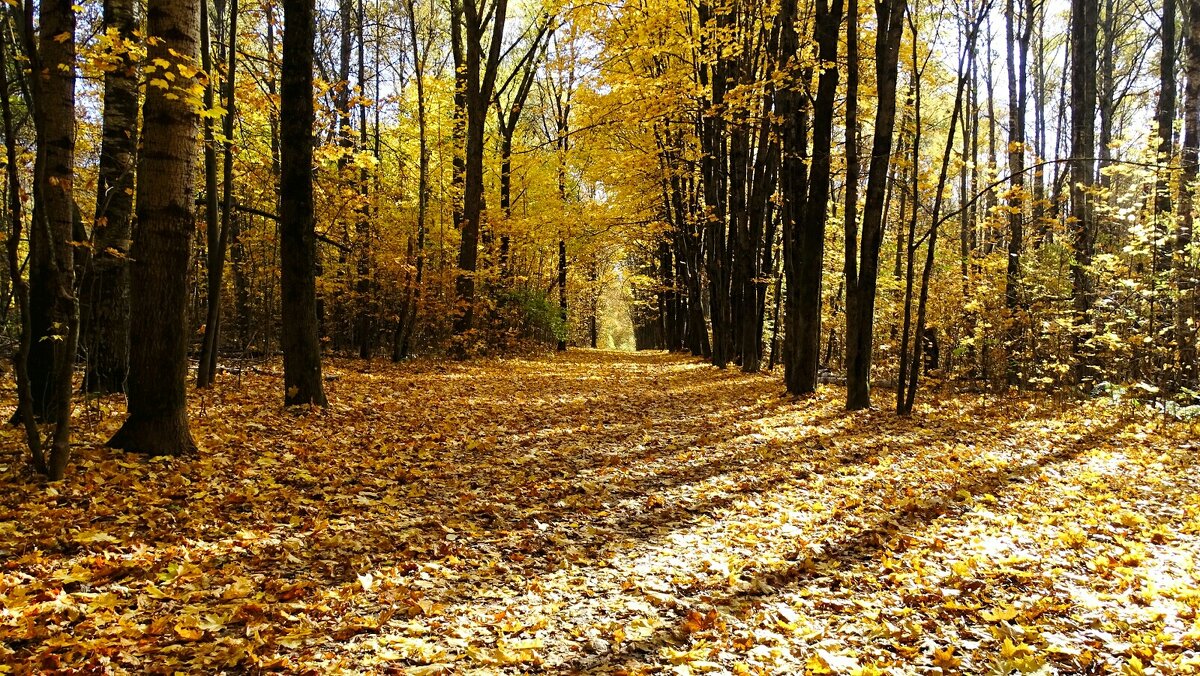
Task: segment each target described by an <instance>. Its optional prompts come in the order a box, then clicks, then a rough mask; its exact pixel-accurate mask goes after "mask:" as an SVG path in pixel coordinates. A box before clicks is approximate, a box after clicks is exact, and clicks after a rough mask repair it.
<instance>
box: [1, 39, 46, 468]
mask: <svg viewBox="0 0 1200 676" xmlns="http://www.w3.org/2000/svg"><path fill="white" fill-rule="evenodd" d="M5 20H6V21H7V20H8V19H7V17H6V18H5ZM8 34H9V32H8V30H7V29H4V30H0V92H3V93H7V92H8V91H9V88H8V63H9V61H8V44H7V42H8V40H7V37H8ZM0 111H2V113H3V122H4V159H5V165H4V170H5V177H6V178H7V180H8V186H7V187H8V190H7V193H8V204H7V207H8V216H9V219H10V222H11V225H10V226H9V227H10V230H9V233H8V242H7V247H6V249H7V254H8V256H7V260H8V274H9V279H11V280H12V292H13V296H14V297H15V298H16V301H17V310H18V312H19V314H20V317H19V319H20V328H21V332H20V336H19V338H18V341H17V346H16V350H14V351H13V372H14V375H15V378H14V380H15V385H16V390H17V410H16V411H15V412H14V413H13V421H12V422H13V423H14V424H20V425H21V426H22V427H23V428H24V430H25V442H26V444H27V445H28V446H29V454H30V458H31V460H32V461H33V468H34V469H35V470H36V471H38V472H41V473H43V474H45V473H46V472H47V470H48V468H47V466H46V452H45V448H44V447H43V442H42V433H41V430H39V429H38V424H37V417H36V416H35V415H34V411H33V399H32V397H31V395H30V392H29V348H30V346H31V345H32V344H33V330H32V328H33V327H32V324H31V322H30V316H29V284H28V283H27V282H26V281H25V278H24V276H23V275H22V274H21V258H20V248H21V226H22V225H23V224H24V222H25V216H24V208H23V207H22V201H21V176H20V173H19V172H20V165H19V164H18V155H17V138H16V125H15V124H14V122H13V114H12V106H11V102H10V101H9V97H8V96H0Z"/></svg>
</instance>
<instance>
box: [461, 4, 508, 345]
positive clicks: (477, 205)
mask: <svg viewBox="0 0 1200 676" xmlns="http://www.w3.org/2000/svg"><path fill="white" fill-rule="evenodd" d="M482 4H483V3H482V1H481V0H463V2H462V6H463V17H462V20H463V33H464V35H463V37H464V38H465V39H466V45H465V50H464V57H465V63H464V65H465V67H466V81H465V83H464V84H465V85H466V87H465V97H466V152H465V153H464V165H463V199H462V205H463V213H462V243H461V245H460V247H459V253H458V276H457V279H456V281H455V290H456V293H457V296H458V303H459V305H460V314H459V315H458V317H456V319H455V326H454V329H455V333H457V334H460V335H461V334H463V333H465V332H467V331H469V330H470V329H471V327H472V326H473V324H474V310H475V272H476V269H477V267H478V260H479V226H480V218H481V217H482V216H483V151H484V135H485V132H486V129H487V114H488V104H489V103H490V102H491V100H492V93H493V92H494V91H495V84H496V71H497V69H498V67H499V64H500V57H501V54H502V52H501V46H502V43H503V36H504V24H505V19H506V17H507V12H508V0H496V3H495V5H494V6H491V7H489V8H488V9H490V10H491V11H490V12H486V11H484V9H485V8H484V7H482ZM489 20H490V21H491V23H492V26H491V29H492V30H491V36H490V38H489V39H488V40H487V42H486V43H485V42H484V40H483V38H484V34H485V33H486V32H487V31H486V28H487V26H486V24H487V22H488V21H489ZM485 46H486V47H487V53H486V55H485V54H484V52H483V50H484V47H485Z"/></svg>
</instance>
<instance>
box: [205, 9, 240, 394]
mask: <svg viewBox="0 0 1200 676" xmlns="http://www.w3.org/2000/svg"><path fill="white" fill-rule="evenodd" d="M205 1H206V0H201V2H205ZM237 30H238V0H230V3H229V33H228V35H227V36H226V38H225V43H226V46H225V49H226V64H227V66H226V71H225V123H224V127H223V128H222V130H221V133H222V135H223V136H224V137H225V141H224V144H225V156H224V158H223V164H222V167H221V171H222V175H221V179H222V180H221V227H220V229H219V231H218V233H217V238H216V241H215V242H213V241H210V242H209V252H208V317H207V320H206V321H205V323H204V344H203V346H202V347H201V351H200V364H199V366H197V374H196V386H197V387H207V386H209V385H211V384H212V383H213V380H214V379H215V378H216V375H217V351H218V349H219V348H220V345H221V288H222V286H223V279H224V274H225V252H226V249H227V248H228V247H229V231H230V228H231V227H232V226H231V225H230V223H231V220H232V218H233V209H234V206H235V205H234V199H235V198H234V195H233V123H234V120H235V119H236V117H237V95H236V91H237V90H236V89H235V86H236V75H237Z"/></svg>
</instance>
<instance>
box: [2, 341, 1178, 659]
mask: <svg viewBox="0 0 1200 676" xmlns="http://www.w3.org/2000/svg"><path fill="white" fill-rule="evenodd" d="M277 369H278V365H271V364H267V365H260V366H258V367H256V368H253V369H247V370H245V371H244V372H242V373H240V374H226V375H223V376H222V379H221V380H220V383H219V385H218V387H217V388H216V389H215V390H213V391H211V392H208V393H204V394H197V395H194V397H193V400H192V403H191V413H192V420H193V431H194V433H195V436H196V438H197V441H198V442H199V444H200V446H201V447H202V453H201V455H200V456H199V457H198V458H191V459H183V460H146V459H144V458H142V457H140V456H127V455H124V454H121V453H118V452H113V451H109V450H106V449H103V448H102V447H100V443H101V442H102V441H103V440H104V439H105V438H106V437H107V436H108V435H109V434H111V433H112V432H113V431H114V430H115V429H116V428H117V426H118V425H119V423H120V420H121V402H120V401H119V400H117V399H106V400H100V401H95V400H92V401H89V402H87V403H81V407H80V411H79V418H80V426H81V433H80V435H79V436H80V443H79V445H78V446H77V447H76V449H75V453H76V455H75V457H76V460H75V463H74V467H73V468H72V469H71V471H70V472H69V477H68V479H67V480H66V481H64V482H62V483H61V484H57V485H47V484H44V483H42V482H41V481H39V480H37V479H35V478H33V477H32V476H31V475H30V473H29V472H28V470H27V469H26V467H25V461H24V455H23V454H22V452H21V451H20V449H21V448H22V443H21V439H20V435H19V433H18V431H17V430H15V429H13V428H10V427H5V428H3V430H0V444H2V446H0V448H2V449H3V450H2V454H0V605H2V609H0V665H7V670H10V671H13V672H17V673H34V672H37V673H45V672H53V671H55V670H70V669H81V670H83V671H86V672H104V671H111V672H133V673H169V672H174V671H185V672H198V673H214V672H220V671H228V672H239V673H240V672H244V671H270V670H279V671H284V672H289V673H296V672H308V673H336V672H344V673H379V672H393V673H414V674H432V673H498V672H499V673H526V672H539V671H544V672H554V673H570V672H581V673H622V672H626V673H641V672H646V673H653V672H664V671H665V672H670V673H678V674H688V673H714V674H722V673H734V674H747V673H766V674H793V673H803V672H805V671H807V672H809V673H845V674H879V673H893V674H908V673H938V672H939V670H940V671H941V672H944V673H957V672H964V673H1008V672H1011V671H1013V670H1017V671H1023V672H1027V673H1034V672H1039V671H1040V673H1105V672H1115V673H1127V674H1139V673H1163V674H1172V673H1196V672H1198V671H1200V622H1198V620H1197V609H1198V608H1200V581H1198V580H1197V577H1198V574H1197V562H1198V560H1200V556H1198V554H1200V490H1198V489H1197V488H1196V482H1197V473H1196V457H1197V449H1196V448H1195V447H1193V446H1192V445H1191V444H1190V442H1187V441H1185V440H1186V439H1188V438H1189V437H1190V436H1191V435H1190V430H1188V429H1184V428H1182V427H1179V426H1177V425H1167V424H1166V423H1164V422H1163V421H1162V420H1158V419H1146V418H1131V417H1128V416H1127V411H1123V410H1121V409H1116V408H1111V407H1101V406H1096V407H1087V408H1075V407H1072V406H1066V407H1064V406H1063V405H1061V404H1058V405H1055V404H1052V403H1050V402H1046V403H1044V404H1042V403H1038V402H1036V401H1032V400H1024V399H1010V398H997V397H994V396H987V397H981V396H978V395H969V396H961V397H951V396H943V397H933V396H932V395H929V396H926V397H925V402H926V403H925V404H924V405H919V406H918V411H917V412H916V414H915V415H914V416H913V417H912V418H911V419H899V418H897V417H896V416H895V415H894V414H892V413H891V412H890V411H874V412H865V413H856V414H847V413H845V412H843V411H842V409H841V392H840V391H839V390H837V389H835V388H830V389H826V390H823V391H822V392H821V394H820V395H819V396H817V397H815V398H810V399H804V400H792V399H790V398H786V397H784V396H782V386H781V383H780V378H779V375H778V374H775V375H774V376H772V375H762V376H746V375H743V374H741V373H739V372H737V371H736V370H729V371H718V370H715V369H713V368H711V367H709V366H707V365H705V364H703V363H700V362H697V361H692V360H688V359H684V358H680V357H675V356H668V355H664V354H658V353H656V354H633V353H617V352H593V351H572V352H570V353H568V354H567V355H565V356H549V357H545V358H539V359H513V360H493V361H484V362H475V363H447V364H438V363H431V362H417V363H414V364H404V365H400V366H393V365H391V364H390V363H386V362H373V363H371V364H370V365H369V366H367V365H365V364H364V363H362V362H355V361H344V362H336V363H334V364H332V365H331V366H330V367H329V368H328V369H327V373H328V375H329V376H330V380H329V381H328V383H327V386H328V391H329V395H330V400H331V401H332V402H333V405H332V407H331V408H330V410H328V411H326V412H313V411H307V412H292V411H284V410H283V409H282V407H281V405H280V400H281V394H280V391H279V390H280V388H281V385H280V383H279V376H278V374H277V372H276V371H277ZM6 387H8V388H10V389H7V390H5V391H4V393H3V394H4V397H5V399H4V401H5V402H7V403H8V404H9V406H11V399H12V392H11V385H10V384H8V383H7V382H6ZM877 397H878V398H879V399H880V400H881V402H882V403H884V405H885V407H886V406H888V405H890V399H889V393H881V394H879V395H877ZM1153 670H1157V672H1155V671H1153ZM3 671H5V668H4V666H0V672H3Z"/></svg>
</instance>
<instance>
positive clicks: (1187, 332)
mask: <svg viewBox="0 0 1200 676" xmlns="http://www.w3.org/2000/svg"><path fill="white" fill-rule="evenodd" d="M1185 11H1186V12H1187V33H1186V34H1185V37H1184V54H1185V66H1184V70H1185V72H1186V75H1187V84H1186V85H1185V86H1184V92H1183V144H1182V162H1181V164H1182V169H1183V171H1182V172H1181V174H1180V182H1181V183H1182V185H1183V195H1182V199H1180V204H1179V220H1180V223H1179V241H1178V243H1177V244H1176V247H1175V248H1176V250H1177V251H1178V252H1179V255H1180V258H1181V259H1182V260H1181V261H1180V264H1179V265H1177V266H1176V268H1177V270H1178V274H1179V307H1178V309H1177V310H1176V313H1175V317H1176V322H1175V340H1176V342H1177V344H1178V350H1179V379H1180V385H1181V386H1182V387H1186V388H1189V389H1195V387H1196V375H1197V369H1196V295H1195V294H1196V284H1197V283H1196V274H1197V273H1196V266H1195V264H1194V263H1193V262H1192V259H1193V254H1192V251H1191V248H1192V238H1193V233H1194V227H1195V218H1196V178H1197V164H1198V160H1200V0H1188V2H1187V5H1186V7H1185Z"/></svg>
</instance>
